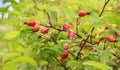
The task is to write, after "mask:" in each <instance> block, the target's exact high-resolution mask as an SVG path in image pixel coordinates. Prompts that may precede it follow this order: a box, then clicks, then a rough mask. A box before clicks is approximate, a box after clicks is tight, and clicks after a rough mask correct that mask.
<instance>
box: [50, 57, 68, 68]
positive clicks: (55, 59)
mask: <svg viewBox="0 0 120 70" xmlns="http://www.w3.org/2000/svg"><path fill="white" fill-rule="evenodd" d="M52 57H54V59H55V60H56V61H57V62H59V63H60V64H61V65H62V66H63V67H64V69H66V66H65V65H64V64H63V63H62V62H61V61H60V60H59V59H58V58H57V57H56V56H54V55H52Z"/></svg>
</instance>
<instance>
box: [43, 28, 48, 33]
mask: <svg viewBox="0 0 120 70" xmlns="http://www.w3.org/2000/svg"><path fill="white" fill-rule="evenodd" d="M48 31H49V28H44V29H42V30H41V33H42V34H47V33H48Z"/></svg>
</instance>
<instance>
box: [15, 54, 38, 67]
mask: <svg viewBox="0 0 120 70" xmlns="http://www.w3.org/2000/svg"><path fill="white" fill-rule="evenodd" d="M13 62H15V63H19V62H24V63H29V64H31V65H33V66H34V67H35V68H36V67H37V63H36V62H35V61H34V60H33V59H32V58H30V57H27V56H21V57H17V58H16V59H14V60H13Z"/></svg>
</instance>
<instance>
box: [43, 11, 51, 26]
mask: <svg viewBox="0 0 120 70" xmlns="http://www.w3.org/2000/svg"><path fill="white" fill-rule="evenodd" d="M44 11H45V13H46V14H47V17H48V21H49V24H50V26H52V22H51V19H50V15H49V13H48V12H47V11H46V10H44Z"/></svg>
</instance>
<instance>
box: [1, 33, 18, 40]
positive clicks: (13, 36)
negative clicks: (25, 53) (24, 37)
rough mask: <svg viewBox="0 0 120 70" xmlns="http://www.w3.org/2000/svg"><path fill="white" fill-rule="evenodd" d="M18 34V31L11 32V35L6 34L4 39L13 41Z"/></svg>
mask: <svg viewBox="0 0 120 70" xmlns="http://www.w3.org/2000/svg"><path fill="white" fill-rule="evenodd" d="M18 34H19V32H18V31H11V32H9V33H6V34H5V35H4V37H3V38H4V39H8V40H11V39H13V38H15V37H17V36H18Z"/></svg>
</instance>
